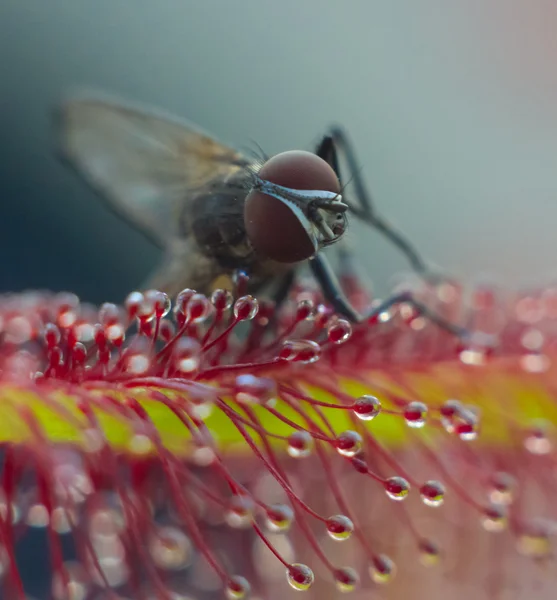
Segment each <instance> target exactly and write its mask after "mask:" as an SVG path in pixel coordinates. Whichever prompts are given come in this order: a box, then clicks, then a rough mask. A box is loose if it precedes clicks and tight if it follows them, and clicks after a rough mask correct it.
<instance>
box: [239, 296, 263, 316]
mask: <svg viewBox="0 0 557 600" xmlns="http://www.w3.org/2000/svg"><path fill="white" fill-rule="evenodd" d="M258 311H259V303H258V301H257V300H256V299H255V298H254V297H253V296H242V297H241V298H238V300H236V302H235V303H234V316H235V317H236V318H237V319H238V320H239V321H251V320H252V319H254V318H255V316H256V315H257V312H258Z"/></svg>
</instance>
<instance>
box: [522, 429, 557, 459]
mask: <svg viewBox="0 0 557 600" xmlns="http://www.w3.org/2000/svg"><path fill="white" fill-rule="evenodd" d="M548 427H549V424H548V423H546V422H545V421H535V422H534V423H533V424H532V426H531V427H530V428H529V430H528V433H527V435H526V437H525V438H524V447H525V448H526V450H528V452H530V454H536V455H538V456H543V455H544V454H549V453H550V452H551V451H552V449H553V444H552V443H551V440H550V439H549V436H548V431H547V430H548Z"/></svg>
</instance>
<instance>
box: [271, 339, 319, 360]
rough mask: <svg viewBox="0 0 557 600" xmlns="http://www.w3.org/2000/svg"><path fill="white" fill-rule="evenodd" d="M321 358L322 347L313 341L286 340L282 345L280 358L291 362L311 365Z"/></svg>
mask: <svg viewBox="0 0 557 600" xmlns="http://www.w3.org/2000/svg"><path fill="white" fill-rule="evenodd" d="M320 357H321V346H320V345H319V344H318V343H317V342H314V341H313V340H286V341H285V342H283V344H282V348H281V350H280V353H279V358H281V359H282V360H287V361H290V362H299V363H301V364H305V365H309V364H312V363H314V362H317V361H318V360H319V358H320Z"/></svg>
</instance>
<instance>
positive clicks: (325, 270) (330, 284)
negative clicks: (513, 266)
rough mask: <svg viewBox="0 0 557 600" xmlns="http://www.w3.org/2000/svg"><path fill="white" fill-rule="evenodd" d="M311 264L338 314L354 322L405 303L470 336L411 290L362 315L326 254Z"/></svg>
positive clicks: (452, 330)
mask: <svg viewBox="0 0 557 600" xmlns="http://www.w3.org/2000/svg"><path fill="white" fill-rule="evenodd" d="M309 264H310V267H311V270H312V271H313V274H314V276H315V278H316V279H317V281H318V282H319V284H320V285H321V289H322V290H323V294H324V296H325V298H326V300H327V301H328V302H329V303H330V304H331V305H332V307H333V308H334V309H335V311H336V312H337V313H338V314H340V315H342V316H344V317H346V318H347V319H348V320H349V321H351V322H353V323H360V322H363V321H367V320H369V319H371V318H373V317H376V316H377V315H379V314H381V313H382V312H385V311H386V310H388V309H389V308H391V307H392V306H394V305H395V304H403V303H404V304H409V305H410V306H412V307H413V308H414V309H415V310H417V311H418V313H420V314H421V315H422V316H423V317H425V318H426V319H428V320H430V321H431V322H432V323H435V324H436V325H437V326H438V327H441V328H442V329H444V330H445V331H448V332H449V333H451V334H453V335H456V336H457V337H459V338H466V337H468V334H469V332H468V330H467V329H466V328H464V327H460V326H459V325H456V324H454V323H451V322H449V321H446V320H445V319H443V318H442V317H440V316H439V315H436V314H435V313H434V312H432V311H431V310H430V309H429V308H428V307H427V306H425V305H424V304H422V303H421V302H419V301H418V300H416V299H415V298H414V297H413V296H412V294H411V293H410V292H403V293H400V294H396V295H394V296H392V297H391V298H387V300H385V301H384V302H382V303H381V304H380V305H379V306H377V307H376V308H374V309H373V310H371V311H370V312H369V313H367V314H365V315H360V314H359V313H358V312H357V311H356V310H354V308H353V307H352V306H351V304H350V302H349V300H348V298H346V296H345V295H344V293H343V292H342V289H341V287H340V284H339V282H338V280H337V278H336V276H335V274H334V272H333V270H332V268H331V266H330V265H329V263H328V261H327V259H326V258H325V256H323V255H321V254H318V255H317V256H316V257H315V258H313V259H312V260H310V263H309Z"/></svg>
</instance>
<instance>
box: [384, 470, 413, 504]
mask: <svg viewBox="0 0 557 600" xmlns="http://www.w3.org/2000/svg"><path fill="white" fill-rule="evenodd" d="M383 485H384V487H385V492H386V494H387V496H388V497H389V498H390V499H391V500H396V501H401V500H404V499H405V498H406V496H408V492H409V491H410V484H409V483H408V481H406V479H404V478H403V477H398V476H395V477H390V478H389V479H387V480H386V481H385V483H384V484H383Z"/></svg>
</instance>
